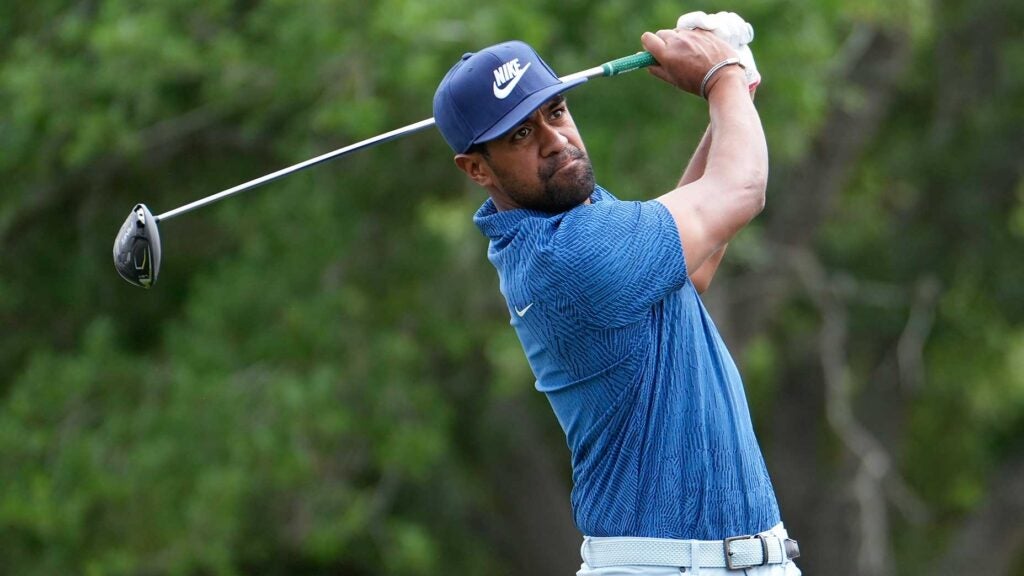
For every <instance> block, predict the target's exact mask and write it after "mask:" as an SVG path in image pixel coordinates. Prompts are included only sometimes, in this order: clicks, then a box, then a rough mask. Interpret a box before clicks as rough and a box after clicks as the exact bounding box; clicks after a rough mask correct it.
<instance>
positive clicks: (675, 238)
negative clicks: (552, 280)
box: [550, 200, 688, 326]
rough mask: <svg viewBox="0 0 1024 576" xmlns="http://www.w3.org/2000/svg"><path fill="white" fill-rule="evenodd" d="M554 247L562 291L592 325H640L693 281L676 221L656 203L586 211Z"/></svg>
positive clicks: (569, 216)
mask: <svg viewBox="0 0 1024 576" xmlns="http://www.w3.org/2000/svg"><path fill="white" fill-rule="evenodd" d="M550 248H551V256H552V257H553V259H554V261H555V263H556V266H555V268H556V269H557V270H558V271H560V272H562V274H561V278H559V279H558V280H557V281H556V282H557V285H558V288H559V289H560V290H562V291H563V294H564V296H565V297H566V298H567V302H571V303H572V304H571V306H572V307H573V308H577V313H578V314H579V315H580V316H583V318H581V319H582V320H585V321H589V322H588V323H591V324H596V325H602V326H614V325H625V324H628V323H632V322H635V321H636V320H639V319H640V318H642V317H644V316H645V315H646V314H647V312H648V311H649V310H650V308H651V306H653V305H655V304H656V303H658V302H660V301H661V300H663V299H664V298H665V297H666V296H668V295H669V294H671V293H673V292H675V291H677V290H679V289H680V288H682V287H683V286H684V285H685V284H686V282H687V280H688V278H687V272H686V261H685V259H684V257H683V249H682V244H681V242H680V239H679V230H678V229H677V228H676V224H675V220H674V219H673V218H672V215H671V214H670V213H669V211H668V208H666V207H665V206H664V205H663V204H661V203H660V202H657V201H654V200H651V201H647V202H621V201H605V202H596V203H594V204H588V205H584V206H580V207H578V208H576V209H574V210H572V211H570V212H568V213H566V214H565V217H564V218H563V219H562V221H561V224H560V226H559V227H558V230H557V232H556V233H555V236H554V238H552V242H551V246H550Z"/></svg>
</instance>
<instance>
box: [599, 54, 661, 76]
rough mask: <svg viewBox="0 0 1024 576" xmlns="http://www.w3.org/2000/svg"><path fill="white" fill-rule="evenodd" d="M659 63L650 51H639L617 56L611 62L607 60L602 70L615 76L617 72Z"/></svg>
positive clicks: (605, 73) (607, 74)
mask: <svg viewBox="0 0 1024 576" xmlns="http://www.w3.org/2000/svg"><path fill="white" fill-rule="evenodd" d="M657 63H658V61H657V60H655V59H654V56H651V53H650V52H637V53H636V54H632V55H630V56H624V57H622V58H617V59H615V60H612V61H611V62H605V63H604V64H602V65H601V70H602V71H603V72H604V75H605V76H615V75H616V74H625V73H626V72H632V71H633V70H637V69H639V68H646V67H648V66H651V65H654V64H657Z"/></svg>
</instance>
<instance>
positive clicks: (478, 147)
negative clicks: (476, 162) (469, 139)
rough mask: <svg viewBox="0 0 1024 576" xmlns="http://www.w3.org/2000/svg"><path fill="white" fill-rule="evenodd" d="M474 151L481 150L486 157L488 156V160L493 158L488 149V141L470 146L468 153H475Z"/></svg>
mask: <svg viewBox="0 0 1024 576" xmlns="http://www.w3.org/2000/svg"><path fill="white" fill-rule="evenodd" d="M474 152H479V153H480V154H481V155H482V156H483V157H484V158H487V159H488V160H490V159H491V153H490V151H488V150H487V142H480V143H478V144H473V145H472V146H470V147H469V149H468V150H466V154H473V153H474Z"/></svg>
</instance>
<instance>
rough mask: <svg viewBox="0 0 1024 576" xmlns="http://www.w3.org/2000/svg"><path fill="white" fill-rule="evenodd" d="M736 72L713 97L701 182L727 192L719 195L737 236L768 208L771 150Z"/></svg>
mask: <svg viewBox="0 0 1024 576" xmlns="http://www.w3.org/2000/svg"><path fill="white" fill-rule="evenodd" d="M730 68H732V70H730V73H729V74H727V75H723V76H721V78H719V79H718V82H717V83H716V84H714V85H713V87H712V89H711V90H710V94H709V96H708V98H709V104H710V106H709V107H710V113H711V126H710V127H709V139H710V141H711V142H710V146H709V149H708V154H707V159H706V162H705V168H704V173H703V175H702V176H701V179H702V180H704V181H705V182H706V183H708V184H710V185H713V186H714V187H715V188H718V189H720V190H722V191H723V194H721V195H719V194H716V195H715V196H716V197H720V198H722V200H723V201H725V202H728V203H729V205H730V208H731V209H729V210H726V211H724V213H725V214H729V215H730V216H732V218H730V220H734V222H732V225H731V226H729V228H734V230H733V233H735V232H736V231H738V230H739V228H742V226H743V225H745V224H746V223H747V222H749V221H750V220H751V219H752V218H753V217H754V216H756V215H757V213H758V212H760V211H761V209H762V208H763V207H764V191H765V187H766V184H767V179H768V146H767V144H766V142H765V137H764V130H763V129H762V127H761V119H760V117H759V116H758V114H757V109H755V108H754V104H753V102H752V100H751V98H750V96H748V92H747V90H746V85H745V78H744V76H743V74H742V70H741V69H739V68H737V67H730ZM738 88H742V89H738ZM726 196H728V197H726ZM729 236H730V237H731V236H732V234H729Z"/></svg>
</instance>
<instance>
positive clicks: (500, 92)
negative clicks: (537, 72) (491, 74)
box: [494, 62, 533, 100]
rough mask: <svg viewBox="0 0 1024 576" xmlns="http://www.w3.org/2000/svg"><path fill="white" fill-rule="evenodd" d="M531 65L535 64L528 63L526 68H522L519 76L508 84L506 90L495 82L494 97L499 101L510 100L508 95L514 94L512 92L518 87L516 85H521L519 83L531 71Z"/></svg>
mask: <svg viewBox="0 0 1024 576" xmlns="http://www.w3.org/2000/svg"><path fill="white" fill-rule="evenodd" d="M530 64H533V62H527V63H526V66H523V67H522V68H520V69H519V75H518V76H516V77H515V78H513V79H511V80H509V82H508V84H506V85H505V87H504V88H498V83H497V82H495V83H494V97H495V98H497V99H498V100H504V99H505V98H508V95H509V94H511V93H512V90H513V89H514V88H515V87H516V84H519V81H520V80H521V79H522V78H523V75H524V74H526V71H527V70H529V69H530Z"/></svg>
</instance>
